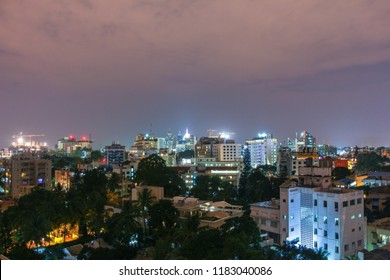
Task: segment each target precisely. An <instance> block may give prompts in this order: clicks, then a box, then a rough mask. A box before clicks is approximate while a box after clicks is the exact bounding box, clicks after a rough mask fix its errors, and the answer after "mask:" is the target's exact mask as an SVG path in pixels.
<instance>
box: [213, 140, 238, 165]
mask: <svg viewBox="0 0 390 280" xmlns="http://www.w3.org/2000/svg"><path fill="white" fill-rule="evenodd" d="M241 150H242V145H241V144H235V143H224V144H215V145H213V148H212V151H213V157H215V158H216V160H217V161H240V160H241Z"/></svg>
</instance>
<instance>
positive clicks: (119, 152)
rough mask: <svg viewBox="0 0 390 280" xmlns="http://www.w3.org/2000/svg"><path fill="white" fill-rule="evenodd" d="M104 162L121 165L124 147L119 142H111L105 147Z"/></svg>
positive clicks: (124, 152) (123, 159)
mask: <svg viewBox="0 0 390 280" xmlns="http://www.w3.org/2000/svg"><path fill="white" fill-rule="evenodd" d="M105 151H106V162H107V164H110V165H114V164H115V165H122V164H123V162H124V161H125V154H126V148H125V146H122V145H121V144H119V143H112V144H111V145H110V146H106V147H105Z"/></svg>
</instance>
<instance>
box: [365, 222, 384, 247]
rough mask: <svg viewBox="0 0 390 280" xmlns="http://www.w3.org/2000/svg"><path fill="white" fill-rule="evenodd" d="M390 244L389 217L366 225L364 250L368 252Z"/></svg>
mask: <svg viewBox="0 0 390 280" xmlns="http://www.w3.org/2000/svg"><path fill="white" fill-rule="evenodd" d="M389 244H390V217H387V218H383V219H379V220H376V221H374V222H372V223H370V224H368V225H367V235H366V246H365V247H366V249H367V250H368V251H372V250H375V249H377V248H380V247H383V246H387V245H389Z"/></svg>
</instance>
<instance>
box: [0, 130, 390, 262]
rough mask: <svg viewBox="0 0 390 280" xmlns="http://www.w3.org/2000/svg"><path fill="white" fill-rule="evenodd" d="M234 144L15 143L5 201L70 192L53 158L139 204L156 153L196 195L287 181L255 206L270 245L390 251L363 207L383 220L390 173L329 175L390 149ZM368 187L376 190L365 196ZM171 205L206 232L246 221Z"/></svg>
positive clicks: (3, 161) (146, 140) (220, 210)
mask: <svg viewBox="0 0 390 280" xmlns="http://www.w3.org/2000/svg"><path fill="white" fill-rule="evenodd" d="M233 135H234V133H231V132H221V133H218V132H217V131H215V130H209V133H208V135H202V136H200V137H197V136H195V135H193V134H191V133H190V131H189V130H188V129H186V130H185V133H181V132H179V133H177V134H174V133H172V132H171V131H168V132H167V133H166V134H165V135H164V136H156V135H155V134H153V133H152V132H149V133H139V134H138V135H137V136H136V137H135V139H133V140H132V141H130V143H129V144H130V145H129V146H125V145H123V144H120V143H119V142H112V143H111V144H107V145H106V146H105V147H104V148H102V149H97V150H94V149H93V143H94V141H93V140H92V138H91V136H89V137H86V136H82V137H80V138H78V139H77V138H76V137H75V136H73V135H70V136H66V137H63V138H61V139H59V140H58V142H57V144H56V146H55V149H54V150H49V147H48V145H47V143H45V142H41V141H37V140H36V139H38V138H39V139H41V138H42V137H44V135H40V134H34V135H33V134H32V135H25V134H20V135H14V136H13V138H14V141H13V142H12V143H11V145H10V146H9V147H5V148H2V149H1V150H0V175H1V177H0V180H1V187H0V192H1V193H2V194H3V195H6V196H7V197H11V198H14V199H18V198H20V197H21V196H23V195H26V194H28V193H30V192H31V190H32V189H33V188H35V187H41V188H44V189H47V190H51V189H54V188H61V189H63V190H65V191H66V190H69V189H70V188H71V187H72V178H73V176H74V170H71V168H70V166H68V165H65V166H64V167H63V168H60V169H56V170H52V159H51V156H53V155H54V156H57V157H61V156H64V157H79V158H81V159H84V161H82V162H80V163H78V165H77V169H78V171H79V172H85V171H86V170H91V169H95V168H103V169H104V170H106V172H107V175H108V176H112V174H114V173H116V174H117V175H119V178H120V182H119V184H120V185H121V186H122V194H123V195H130V196H133V198H134V197H136V196H137V193H138V191H139V190H140V188H141V187H140V186H135V185H134V183H133V180H134V178H135V174H136V171H137V168H138V165H139V163H140V162H141V160H142V159H145V158H147V157H148V156H150V155H154V154H157V155H158V156H160V157H161V158H162V159H163V160H164V162H165V165H166V166H167V167H169V168H171V169H173V170H175V171H177V172H178V174H179V176H180V177H181V178H182V179H183V181H184V183H185V185H186V187H187V188H188V189H192V188H194V187H196V186H197V180H198V177H199V176H204V175H205V176H217V177H219V178H220V179H221V180H222V181H223V182H228V183H229V184H231V185H232V186H235V187H237V189H238V187H239V182H240V178H241V176H242V173H243V170H244V169H245V168H252V169H255V168H259V167H260V168H262V167H264V166H268V167H272V170H275V171H274V172H271V173H269V174H268V175H267V176H270V177H277V178H284V179H285V180H284V183H283V184H282V185H280V188H279V194H280V197H279V198H275V199H271V200H269V201H258V202H256V203H253V204H251V205H250V210H251V214H250V215H251V217H252V218H253V219H254V221H255V222H256V224H257V226H258V227H259V229H260V231H261V235H262V238H263V244H265V245H273V244H283V243H284V242H287V241H291V242H296V243H297V244H300V245H304V246H306V247H308V248H313V249H320V248H321V249H323V250H325V251H327V252H328V253H329V257H328V258H330V259H344V258H347V257H349V256H352V255H358V254H359V253H360V252H363V251H364V250H367V249H368V250H374V249H376V248H379V247H382V246H385V245H388V244H390V234H389V228H388V227H389V226H388V223H389V221H388V219H385V220H381V221H376V222H374V223H367V219H366V218H365V216H364V208H365V207H366V210H367V209H368V211H370V212H372V213H382V212H383V211H384V209H385V208H386V206H387V205H388V203H389V201H390V190H389V187H388V186H390V172H383V171H382V172H377V171H375V172H366V173H363V174H357V173H356V174H353V175H352V176H346V177H345V178H338V179H337V180H336V179H335V176H334V174H332V171H334V170H335V169H340V168H341V169H343V170H346V171H353V170H354V168H355V166H356V164H357V158H358V156H359V155H365V154H373V153H374V154H376V155H379V156H381V157H383V158H389V156H390V149H389V148H387V147H380V148H374V147H344V148H338V147H335V146H332V145H331V144H318V143H317V139H316V138H315V137H314V136H313V135H311V134H310V133H309V132H307V131H303V132H298V133H296V135H295V137H294V138H288V139H287V141H280V140H278V139H277V138H275V137H274V136H273V135H272V134H270V133H258V134H257V135H255V136H254V137H250V138H248V139H247V140H246V141H244V143H237V142H236V141H235V140H234V138H233ZM364 187H365V188H370V189H372V191H370V192H369V193H367V192H366V191H364ZM148 188H149V189H150V190H151V191H153V193H154V195H155V196H156V197H158V198H163V197H164V190H163V189H161V188H156V187H153V186H149V187H148ZM172 201H173V203H174V205H175V207H176V208H177V209H179V211H180V215H181V216H182V217H185V216H186V215H187V214H188V213H190V214H191V215H193V214H196V213H198V214H200V215H201V216H202V217H203V220H202V225H205V226H209V227H215V228H218V227H220V226H221V225H222V224H223V223H224V221H225V220H227V219H229V218H232V217H238V216H241V215H242V214H243V209H242V206H239V205H231V204H228V203H226V202H213V201H200V200H199V199H197V198H191V197H175V198H173V200H172ZM4 205H5V204H4ZM7 205H8V204H7ZM9 205H12V203H10V204H9ZM2 209H3V208H2Z"/></svg>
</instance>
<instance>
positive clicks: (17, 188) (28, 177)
mask: <svg viewBox="0 0 390 280" xmlns="http://www.w3.org/2000/svg"><path fill="white" fill-rule="evenodd" d="M37 186H38V187H41V188H44V189H46V190H51V188H52V186H51V160H49V159H42V158H39V157H38V156H36V155H33V154H31V153H23V154H18V155H14V156H13V157H12V159H11V195H12V196H13V197H21V196H23V195H26V194H28V193H30V191H31V190H32V189H33V188H34V187H37Z"/></svg>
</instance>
